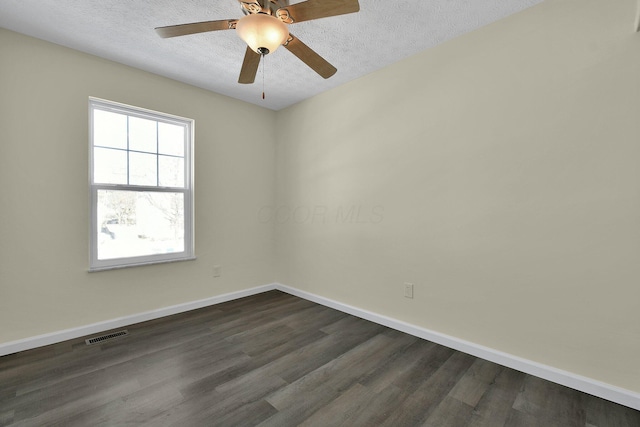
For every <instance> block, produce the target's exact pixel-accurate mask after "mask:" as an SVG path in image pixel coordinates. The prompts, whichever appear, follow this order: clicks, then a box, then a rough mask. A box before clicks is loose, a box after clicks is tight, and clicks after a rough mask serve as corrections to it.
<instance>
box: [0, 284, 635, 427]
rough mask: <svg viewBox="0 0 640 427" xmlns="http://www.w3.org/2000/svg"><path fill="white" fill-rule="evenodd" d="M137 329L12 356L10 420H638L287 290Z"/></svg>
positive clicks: (6, 363) (28, 425)
mask: <svg viewBox="0 0 640 427" xmlns="http://www.w3.org/2000/svg"><path fill="white" fill-rule="evenodd" d="M123 329H124V328H123ZM126 329H128V330H129V333H130V334H129V336H128V337H126V338H121V339H118V340H114V341H107V342H104V343H102V344H99V345H95V346H86V345H85V343H84V338H85V337H82V338H77V339H73V340H69V341H66V342H63V343H58V344H53V345H51V346H47V347H44V348H38V349H34V350H29V351H25V352H21V353H17V354H14V355H8V356H4V357H0V426H3V427H4V426H6V427H16V426H23V427H36V426H37V427H40V426H65V427H75V426H82V427H85V426H92V427H94V426H138V425H143V426H144V425H146V426H153V427H158V426H180V427H190V426H197V427H200V426H253V425H262V426H277V427H288V426H295V425H304V426H322V427H325V426H332V427H333V426H349V427H355V426H376V427H377V426H385V425H386V426H393V427H402V426H408V425H425V426H436V425H443V426H447V427H449V426H473V427H480V426H483V427H486V426H490V427H501V426H528V425H533V426H545V427H548V426H554V425H562V426H574V425H580V426H584V427H605V426H606V427H612V426H620V427H640V412H639V411H635V410H633V409H630V408H626V407H622V406H620V405H616V404H613V403H611V402H607V401H604V400H602V399H598V398H595V397H592V396H588V395H585V394H584V393H579V392H577V391H575V390H570V389H567V388H566V387H562V386H559V385H556V384H553V383H550V382H547V381H544V380H541V379H539V378H535V377H531V376H529V375H525V374H523V373H520V372H517V371H514V370H511V369H508V368H505V367H501V366H498V365H495V364H493V363H491V362H488V361H485V360H480V359H477V358H474V357H472V356H469V355H465V354H463V353H460V352H457V351H454V350H452V349H449V348H445V347H443V346H440V345H437V344H435V343H432V342H427V341H424V340H420V339H418V338H416V337H413V336H409V335H406V334H404V333H401V332H398V331H395V330H392V329H389V328H386V327H383V326H381V325H378V324H374V323H371V322H368V321H366V320H363V319H360V318H357V317H354V316H350V315H347V314H345V313H341V312H339V311H336V310H333V309H330V308H327V307H323V306H320V305H317V304H315V303H312V302H310V301H306V300H302V299H300V298H297V297H295V296H292V295H288V294H285V293H282V292H279V291H270V292H265V293H262V294H259V295H254V296H251V297H247V298H242V299H239V300H236V301H229V302H227V303H223V304H218V305H215V306H213V307H205V308H202V309H198V310H193V311H190V312H187V313H181V314H177V315H174V316H168V317H166V318H162V319H154V320H152V321H149V322H143V323H138V324H135V325H130V326H129V327H127V328H126Z"/></svg>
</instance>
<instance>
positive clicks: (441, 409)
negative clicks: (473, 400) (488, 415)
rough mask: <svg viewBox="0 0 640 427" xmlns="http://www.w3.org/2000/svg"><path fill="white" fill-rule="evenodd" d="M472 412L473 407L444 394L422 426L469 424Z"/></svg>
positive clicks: (438, 426) (443, 426)
mask: <svg viewBox="0 0 640 427" xmlns="http://www.w3.org/2000/svg"><path fill="white" fill-rule="evenodd" d="M472 413H473V407H471V406H469V405H467V404H466V403H464V402H462V401H460V400H458V399H455V398H453V397H451V396H445V398H444V399H442V401H441V402H440V403H439V404H438V406H436V408H435V409H434V410H433V412H432V413H431V415H429V417H428V418H427V419H426V421H425V422H424V423H422V426H423V427H448V426H466V425H468V424H469V420H470V419H471V416H472Z"/></svg>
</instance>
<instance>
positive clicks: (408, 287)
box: [404, 282, 413, 298]
mask: <svg viewBox="0 0 640 427" xmlns="http://www.w3.org/2000/svg"><path fill="white" fill-rule="evenodd" d="M404 296H405V298H413V283H409V282H405V284H404Z"/></svg>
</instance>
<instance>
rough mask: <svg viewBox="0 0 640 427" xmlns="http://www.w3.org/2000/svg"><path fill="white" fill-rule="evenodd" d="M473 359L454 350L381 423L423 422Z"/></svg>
mask: <svg viewBox="0 0 640 427" xmlns="http://www.w3.org/2000/svg"><path fill="white" fill-rule="evenodd" d="M474 360H475V358H474V357H473V356H469V355H468V354H464V353H460V352H454V353H453V354H452V355H451V357H449V359H447V361H446V362H445V363H443V364H442V366H440V368H438V370H437V371H435V372H434V373H433V374H432V375H430V376H429V377H427V378H424V380H423V382H422V383H421V384H420V386H419V387H418V388H417V389H416V390H415V391H414V392H413V393H412V394H411V395H410V396H409V397H408V398H407V399H405V400H404V401H403V402H402V403H401V404H400V405H399V407H398V408H397V410H396V411H394V412H393V413H391V414H390V416H389V417H388V418H387V419H386V420H384V422H383V423H382V424H381V425H382V426H389V427H394V426H400V425H421V424H422V423H424V422H425V421H426V420H427V419H428V418H429V416H430V415H431V413H432V412H433V411H434V410H435V409H436V408H437V406H438V405H439V404H440V402H441V401H442V400H443V399H444V398H445V397H446V396H447V394H448V393H449V391H451V389H452V388H453V387H454V385H455V384H456V382H458V380H459V379H460V377H461V376H462V375H464V373H465V372H466V371H467V369H469V367H470V366H471V364H473V362H474Z"/></svg>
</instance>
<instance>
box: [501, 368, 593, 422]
mask: <svg viewBox="0 0 640 427" xmlns="http://www.w3.org/2000/svg"><path fill="white" fill-rule="evenodd" d="M513 409H515V410H517V411H518V413H519V414H518V416H519V419H522V418H523V417H522V416H520V414H527V415H532V416H533V417H535V418H536V419H540V420H545V421H547V422H548V423H553V424H556V423H557V424H558V425H561V424H562V425H565V426H567V427H573V426H584V425H585V423H586V415H585V411H584V409H583V408H582V404H581V401H580V396H579V393H578V392H577V391H575V390H572V389H570V388H568V387H563V386H561V385H558V384H553V383H550V382H549V381H545V380H543V379H540V378H536V377H532V376H529V377H527V378H526V379H525V381H524V384H523V386H522V389H521V390H520V392H519V393H518V396H517V397H516V400H515V402H514V403H513Z"/></svg>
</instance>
